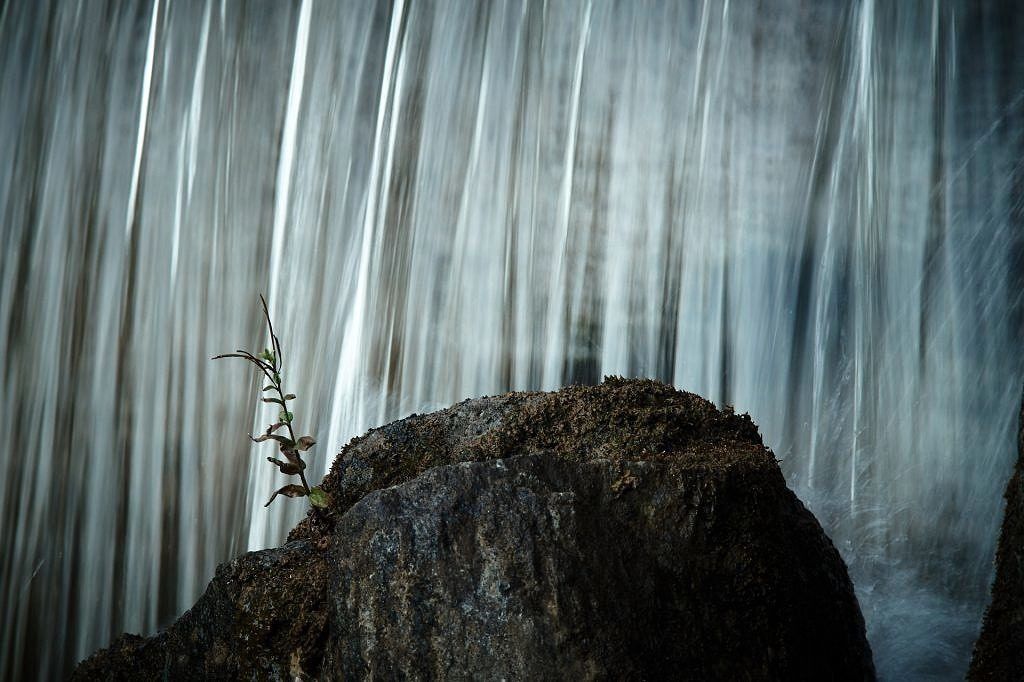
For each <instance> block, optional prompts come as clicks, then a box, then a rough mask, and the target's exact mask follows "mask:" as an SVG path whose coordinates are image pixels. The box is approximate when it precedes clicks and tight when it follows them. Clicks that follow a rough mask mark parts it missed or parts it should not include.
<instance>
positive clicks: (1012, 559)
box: [967, 398, 1024, 680]
mask: <svg viewBox="0 0 1024 682" xmlns="http://www.w3.org/2000/svg"><path fill="white" fill-rule="evenodd" d="M1017 448H1018V453H1019V454H1018V457H1017V466H1016V467H1015V468H1014V470H1013V475H1012V476H1011V477H1010V483H1009V485H1007V486H1006V515H1005V516H1004V517H1003V527H1002V530H1001V531H1000V533H999V547H998V549H997V550H996V579H995V582H993V583H992V602H991V603H990V604H989V607H988V609H987V610H986V612H985V620H984V623H983V625H982V629H981V636H980V637H979V638H978V641H977V643H976V644H975V645H974V656H973V657H972V660H971V668H970V672H969V673H968V675H967V677H968V679H970V680H1019V679H1021V677H1022V676H1024V398H1022V399H1021V413H1020V426H1019V430H1018V432H1017Z"/></svg>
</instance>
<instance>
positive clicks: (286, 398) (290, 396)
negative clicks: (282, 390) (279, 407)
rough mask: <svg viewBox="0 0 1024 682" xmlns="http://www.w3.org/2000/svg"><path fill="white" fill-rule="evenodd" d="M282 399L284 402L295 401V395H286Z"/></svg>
mask: <svg viewBox="0 0 1024 682" xmlns="http://www.w3.org/2000/svg"><path fill="white" fill-rule="evenodd" d="M284 399H285V400H295V394H294V393H288V394H287V395H285V397H284Z"/></svg>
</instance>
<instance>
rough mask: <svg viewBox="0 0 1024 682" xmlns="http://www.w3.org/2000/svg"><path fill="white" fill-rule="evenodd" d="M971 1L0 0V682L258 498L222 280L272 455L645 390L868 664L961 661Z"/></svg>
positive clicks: (992, 421)
mask: <svg viewBox="0 0 1024 682" xmlns="http://www.w3.org/2000/svg"><path fill="white" fill-rule="evenodd" d="M1012 5H1013V3H1012V2H996V1H992V2H984V1H977V2H975V1H967V0H964V1H963V2H944V1H943V2H932V1H931V0H928V1H907V2H903V1H901V2H895V1H894V2H876V1H874V0H861V1H860V2H850V3H848V4H844V3H819V2H809V1H806V0H770V1H767V2H758V3H755V2H746V1H743V2H738V1H736V0H733V1H731V2H729V1H727V0H714V1H708V2H700V1H698V0H693V1H685V2H684V1H678V2H661V3H659V2H644V3H639V2H634V1H633V0H622V1H621V2H613V1H611V0H609V1H596V0H595V1H594V2H589V1H587V0H580V1H579V2H544V1H530V0H517V1H513V0H509V1H507V2H501V1H497V0H495V1H493V2H461V1H454V0H453V1H452V2H432V1H429V0H416V1H405V2H403V1H402V0H395V2H369V1H367V0H353V1H352V2H342V1H331V2H315V1H311V0H298V1H296V2H278V1H276V0H267V1H265V2H240V1H234V0H232V1H225V2H209V3H201V2H167V1H161V0H148V1H145V2H142V1H140V2H110V3H104V2H94V3H80V2H54V1H52V0H39V1H38V2H7V3H2V2H0V7H2V10H0V11H2V16H0V59H2V62H0V212H2V237H3V240H2V243H3V251H2V252H0V262H2V272H0V369H2V384H0V387H2V394H0V401H2V403H0V406H2V412H3V414H4V417H5V419H6V422H7V426H8V429H7V430H8V445H7V447H6V448H5V449H4V452H3V454H2V455H0V461H2V463H3V469H2V470H3V479H2V481H0V512H2V515H0V545H2V547H3V551H2V552H0V589H2V593H0V678H5V679H6V678H10V679H15V678H20V679H28V678H33V677H38V678H43V679H45V678H52V677H54V676H56V675H58V674H61V673H63V672H66V671H67V669H68V666H69V665H70V664H71V663H72V662H73V661H74V660H76V659H77V658H79V657H81V656H83V655H85V654H87V653H88V652H90V651H91V650H92V649H94V648H96V647H99V646H103V645H106V644H107V643H108V642H109V641H110V639H111V637H112V636H113V635H115V634H116V633H118V632H121V631H122V630H128V631H136V632H139V631H141V632H143V633H152V632H153V631H155V630H156V629H157V628H158V627H162V626H164V625H166V624H168V623H169V622H170V621H171V620H172V619H173V618H174V617H175V615H176V614H178V613H180V612H182V611H183V610H184V609H186V608H187V607H188V606H190V605H191V604H192V602H193V601H194V600H195V599H196V598H197V596H198V595H199V594H200V593H201V591H202V589H203V587H204V585H205V584H206V582H207V581H208V580H209V579H210V578H211V576H212V575H213V571H214V568H215V566H216V564H217V563H218V562H220V561H223V560H225V559H227V558H229V557H230V556H232V555H234V554H237V553H239V552H241V551H244V550H246V549H249V548H259V547H264V546H269V545H274V544H277V543H278V542H280V541H281V539H282V538H283V535H284V534H285V532H286V531H287V529H288V528H289V527H291V526H292V525H293V524H294V522H295V521H296V520H297V515H298V514H299V513H301V511H302V509H303V506H302V505H293V506H288V505H283V504H282V505H279V506H276V507H275V508H272V509H270V510H269V511H267V510H264V509H263V508H262V503H263V502H264V501H265V499H266V496H267V492H268V491H269V490H272V489H273V488H274V487H275V483H277V481H276V475H275V474H273V472H271V471H269V469H270V468H269V467H266V466H265V465H263V466H261V464H262V458H261V457H259V456H257V455H258V454H259V452H258V451H257V450H256V448H254V447H252V446H251V444H250V443H249V441H248V439H247V438H246V437H245V433H246V432H248V431H250V430H251V429H252V428H253V427H257V426H259V425H261V424H263V422H264V419H263V415H254V414H253V413H252V410H251V405H252V396H253V394H254V393H255V392H256V391H257V390H258V387H257V386H256V385H255V384H254V383H252V381H251V380H250V377H249V373H247V372H244V371H242V370H240V369H239V368H238V367H235V366H231V365H229V364H227V363H211V362H210V361H209V358H210V356H212V355H214V354H215V353H218V352H223V351H225V350H229V349H231V348H235V347H236V346H238V345H240V344H241V345H245V346H256V345H258V344H259V343H261V342H262V340H263V339H262V337H261V334H262V330H261V325H260V322H261V318H260V310H259V305H258V299H257V295H258V294H259V293H260V292H265V293H266V294H267V296H268V299H269V301H270V304H271V313H272V315H273V317H274V320H275V322H276V323H277V325H278V327H279V332H280V335H281V337H282V340H283V341H284V343H285V344H286V345H287V347H288V348H290V349H291V353H290V355H289V358H288V362H289V366H288V367H287V368H286V369H287V371H288V373H289V377H291V378H292V380H293V381H295V382H296V383H295V385H296V386H297V387H299V388H298V390H297V391H296V392H297V393H298V394H299V396H298V401H297V402H296V404H295V405H296V412H297V414H300V415H302V416H303V419H308V422H305V423H302V424H300V425H299V428H300V429H302V430H303V431H304V432H309V433H312V434H313V435H314V436H315V437H316V438H317V439H318V440H319V441H320V443H321V444H322V445H323V451H322V452H321V454H320V455H319V457H321V458H323V459H319V460H318V461H315V462H314V465H313V469H315V470H316V471H315V472H314V475H313V479H318V478H319V474H320V472H321V471H322V470H323V468H324V467H326V466H327V465H328V464H329V461H328V460H329V458H330V456H331V455H330V453H332V452H336V451H337V450H339V449H340V447H341V446H342V445H343V444H344V442H345V441H346V440H347V439H348V438H350V437H351V436H353V435H356V434H359V433H360V432H362V431H364V430H365V429H367V428H369V427H371V426H374V425H376V424H380V423H382V422H385V421H388V420H390V419H393V418H397V417H400V416H404V415H406V414H408V413H409V412H412V411H424V410H429V409H432V408H437V407H441V406H444V405H447V404H449V403H452V402H454V401H457V400H460V399H462V398H465V397H469V396H476V395H481V394H493V393H497V392H501V391H505V390H508V389H510V388H515V389H551V388H555V387H558V386H561V385H563V384H566V383H570V382H595V381H599V380H600V378H601V376H602V375H604V374H612V373H617V374H623V375H643V376H650V377H657V378H661V379H664V380H666V381H670V382H672V383H674V384H675V385H676V386H678V387H681V388H684V389H687V390H692V391H695V392H698V393H701V394H703V395H705V396H708V397H709V398H711V399H713V400H716V401H718V402H721V403H731V404H735V405H736V407H737V409H740V410H743V411H750V413H751V414H752V415H754V417H755V419H756V420H757V421H758V423H759V424H760V426H761V428H762V431H763V433H764V434H765V437H766V441H767V442H768V443H769V444H770V445H772V446H773V447H774V448H775V451H776V453H777V454H778V456H779V457H780V458H781V459H782V460H783V467H784V469H785V471H786V474H787V477H788V480H789V482H790V484H791V485H792V486H793V487H794V488H796V490H797V491H798V493H799V494H800V495H801V496H802V497H803V498H804V499H805V500H807V501H808V503H809V504H810V506H811V507H812V508H813V509H814V511H815V512H816V513H817V514H818V515H819V518H821V519H822V521H823V523H824V524H825V526H826V528H827V530H828V531H829V532H830V533H831V534H832V536H833V538H834V539H835V541H836V543H837V545H838V546H839V547H840V549H841V551H842V552H843V554H844V556H845V557H846V558H847V560H848V561H849V562H850V563H851V565H852V569H853V575H854V578H855V580H856V582H857V584H858V590H859V594H860V597H861V599H862V603H863V605H864V609H865V612H866V616H867V618H868V624H869V629H870V631H871V636H872V640H873V642H874V647H875V651H876V655H877V657H878V660H879V667H880V668H881V670H882V671H883V674H891V675H893V676H907V675H910V674H916V675H919V676H920V675H926V674H932V673H934V674H948V673H950V671H954V672H962V671H963V670H964V667H965V665H966V657H967V655H968V652H969V649H970V645H971V640H972V638H973V636H974V632H975V630H976V627H977V622H978V618H979V617H980V614H981V609H982V607H983V604H984V600H985V590H986V587H987V581H988V579H989V571H990V565H991V561H992V550H993V546H994V538H995V534H996V528H997V524H998V521H999V516H1000V514H1001V509H1002V506H1001V497H1000V494H1001V490H1002V487H1003V485H1004V482H1005V477H1006V476H1007V474H1008V471H1009V467H1010V462H1011V458H1012V456H1013V441H1012V436H1011V434H1012V432H1013V429H1014V424H1013V417H1014V414H1015V410H1016V407H1017V404H1016V403H1017V398H1018V396H1019V394H1020V382H1021V379H1022V376H1024V372H1022V370H1024V361H1022V358H1021V353H1020V342H1021V340H1022V328H1024V322H1022V320H1024V302H1022V298H1021V297H1022V289H1024V207H1022V201H1024V200H1022V196H1024V169H1022V159H1024V139H1022V131H1024V43H1022V42H1021V41H1020V36H1021V35H1024V20H1022V13H1021V12H1019V11H1015V10H1014V8H1013V7H1012ZM245 339H249V340H250V341H244V340H245ZM906 614H914V616H913V617H912V618H906V617H905V616H906Z"/></svg>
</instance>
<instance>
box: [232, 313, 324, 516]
mask: <svg viewBox="0 0 1024 682" xmlns="http://www.w3.org/2000/svg"><path fill="white" fill-rule="evenodd" d="M260 303H262V304H263V316H264V317H266V318H267V328H268V329H269V330H270V343H271V347H270V348H264V349H263V352H261V353H260V354H259V355H254V354H253V353H251V352H249V351H247V350H236V351H235V352H234V353H224V354H223V355H215V356H214V357H213V359H214V360H219V359H220V358H241V359H243V360H246V361H248V362H251V363H252V364H253V365H255V366H256V369H258V370H259V371H260V372H261V373H262V374H263V375H264V376H265V377H266V379H267V380H268V382H269V383H268V384H267V385H266V386H264V387H263V392H264V393H266V392H268V391H272V392H273V393H276V394H277V397H274V395H273V393H272V394H271V395H270V396H269V397H266V398H262V401H263V402H265V403H274V404H276V405H278V406H279V407H280V412H279V413H278V418H277V421H276V422H274V423H273V424H271V425H270V426H268V427H267V430H266V432H265V433H264V434H263V435H261V436H259V437H258V438H254V437H253V435H252V434H249V438H250V439H251V440H252V442H254V443H262V442H264V441H268V440H272V441H275V442H277V444H278V446H279V448H280V450H281V454H283V455H284V458H285V459H284V460H280V459H278V458H276V457H267V461H269V462H270V463H271V464H273V465H274V466H276V467H277V468H278V469H280V470H281V473H282V474H285V475H287V476H298V477H299V480H300V481H301V482H302V483H301V485H299V484H296V483H291V484H289V485H286V486H284V487H282V488H279V489H278V490H276V491H274V494H273V495H271V496H270V499H269V500H268V501H267V503H266V504H265V505H263V506H264V507H268V506H270V503H271V502H273V501H274V498H276V497H277V496H278V495H284V496H285V497H308V498H309V501H310V503H312V505H313V506H314V507H317V508H320V509H323V508H325V507H327V506H328V505H330V497H329V496H328V495H327V493H326V492H325V491H324V490H323V489H322V488H320V486H315V487H312V488H310V487H309V483H308V482H307V481H306V474H305V470H306V462H304V461H303V459H302V455H301V454H300V453H301V452H305V451H306V450H309V449H310V448H311V447H313V446H314V445H316V441H315V440H313V437H312V436H303V437H301V438H296V437H295V431H294V429H293V426H292V425H293V422H294V420H295V415H294V414H292V413H291V412H289V411H288V401H289V400H295V394H294V393H285V392H284V386H283V382H282V380H281V367H282V365H283V364H284V360H283V353H282V352H281V342H280V341H279V340H278V338H277V334H275V333H274V324H273V323H272V322H271V321H270V311H269V310H268V309H267V301H266V299H265V298H263V296H262V295H261V296H260ZM282 427H286V428H287V429H288V435H287V436H282V435H280V434H278V433H276V432H277V431H279V430H281V428H282Z"/></svg>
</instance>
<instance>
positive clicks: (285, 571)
mask: <svg viewBox="0 0 1024 682" xmlns="http://www.w3.org/2000/svg"><path fill="white" fill-rule="evenodd" d="M323 485H324V487H325V488H326V489H327V490H328V491H329V492H330V493H331V495H332V498H333V500H334V505H335V506H334V508H333V509H332V512H331V514H329V515H321V516H313V515H310V516H309V517H308V518H307V519H306V521H304V522H303V523H302V524H300V525H299V526H298V527H297V528H296V529H295V530H294V531H293V532H292V534H291V536H290V538H289V540H290V542H289V544H287V545H285V546H284V547H283V548H280V549H276V550H266V551H264V552H257V553H251V554H247V555H245V556H243V557H241V558H239V559H236V560H235V561H233V562H230V563H229V564H226V565H225V566H224V567H222V569H221V570H219V571H218V573H217V576H216V577H215V578H214V580H213V582H212V583H211V585H210V587H209V588H208V590H207V592H206V594H204V595H203V597H202V598H201V599H200V601H199V602H198V603H197V604H196V606H195V607H194V608H193V609H192V610H191V611H189V612H188V613H187V614H185V615H184V616H183V617H182V618H181V619H180V620H179V621H178V622H177V623H175V624H174V625H172V626H171V627H170V628H168V630H167V631H166V632H165V633H162V634H160V635H157V636H156V637H153V638H150V639H142V638H138V637H131V636H122V638H120V639H119V640H118V641H116V642H115V643H114V645H113V646H112V647H111V648H109V649H106V650H104V651H101V652H98V653H97V654H95V655H94V656H93V657H91V658H90V659H88V660H87V661H85V662H83V663H82V664H80V665H79V667H78V669H77V670H76V672H75V676H76V678H78V679H133V678H153V677H155V676H162V677H165V678H168V679H195V678H211V677H219V678H235V679H239V678H240V679H288V678H291V677H295V676H300V677H316V678H318V679H391V678H399V677H401V678H413V679H433V678H443V679H466V678H484V679H499V678H506V679H574V678H583V679H641V678H644V679H659V678H672V679H694V680H697V679H700V680H706V679H820V678H823V677H824V678H831V679H851V680H854V679H856V680H861V679H872V678H873V677H874V671H873V667H872V663H871V654H870V650H869V648H868V644H867V640H866V637H865V633H864V622H863V619H862V617H861V614H860V610H859V608H858V606H857V602H856V600H855V598H854V595H853V589H852V586H851V583H850V580H849V577H848V575H847V572H846V568H845V566H844V565H843V562H842V560H841V559H840V557H839V555H838V553H837V552H836V550H835V549H834V548H833V546H832V544H831V542H829V540H828V538H827V537H826V536H825V534H824V532H823V531H822V530H821V528H820V526H819V525H818V523H817V522H816V521H815V519H814V517H813V516H812V515H811V514H810V513H809V512H808V511H807V510H806V509H805V508H804V507H803V505H801V504H800V502H799V501H798V500H797V499H796V497H795V496H794V495H793V493H792V492H790V491H789V490H788V488H786V485H785V482H784V480H783V477H782V474H781V472H780V471H779V468H778V465H777V463H776V461H775V458H774V456H773V455H772V454H771V452H770V451H769V450H767V449H766V448H764V447H763V445H762V443H761V439H760V436H759V435H758V433H757V429H756V428H755V427H754V425H753V423H752V422H751V421H750V419H749V417H747V416H745V415H744V416H738V415H734V414H732V413H731V412H722V411H719V410H717V409H715V407H714V406H713V405H712V404H711V403H709V402H707V401H705V400H703V399H701V398H699V397H697V396H695V395H692V394H688V393H682V392H679V391H675V390H673V389H672V388H670V387H668V386H665V385H663V384H659V383H656V382H651V381H626V380H621V379H610V380H606V382H605V383H604V384H602V385H601V386H598V387H570V388H567V389H563V390H562V391H559V392H556V393H514V394H508V395H505V396H500V397H496V398H484V399H477V400H469V401H465V402H463V403H460V404H458V405H456V406H454V407H452V408H450V409H447V410H443V411H441V412H436V413H433V414H430V415H422V416H417V415H414V416H412V417H409V418H407V419H404V420H401V421H398V422H395V423H393V424H390V425H388V426H385V427H382V428H380V429H375V430H373V431H370V432H369V433H368V434H366V435H365V436H363V437H361V438H358V439H355V440H353V441H352V442H351V443H350V444H349V445H348V446H346V448H345V449H344V451H343V452H342V454H341V455H340V456H339V457H338V459H337V460H336V461H335V464H334V467H333V468H332V470H331V473H330V474H329V475H328V476H327V477H326V478H325V480H324V483H323Z"/></svg>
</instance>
